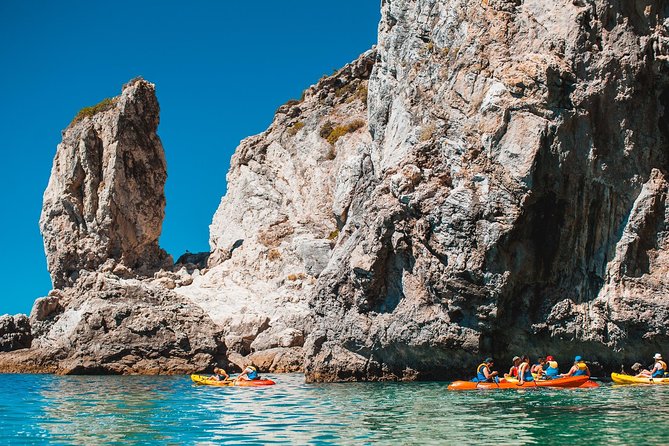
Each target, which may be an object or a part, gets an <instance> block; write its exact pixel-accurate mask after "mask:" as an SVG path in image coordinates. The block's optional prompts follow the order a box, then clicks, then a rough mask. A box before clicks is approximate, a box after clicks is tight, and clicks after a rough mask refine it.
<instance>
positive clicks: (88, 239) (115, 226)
mask: <svg viewBox="0 0 669 446" xmlns="http://www.w3.org/2000/svg"><path fill="white" fill-rule="evenodd" d="M158 112H159V108H158V101H157V100H156V96H155V87H154V86H153V84H151V83H149V82H146V81H142V80H139V79H137V80H135V81H131V82H130V83H129V84H128V85H126V86H125V88H124V89H123V93H122V94H121V95H120V96H119V97H116V98H114V99H113V100H112V101H111V103H109V105H108V107H107V109H106V110H101V111H100V112H99V113H96V114H94V115H93V116H89V117H84V118H83V119H82V120H79V121H77V120H75V121H74V122H73V123H72V124H71V125H70V126H69V127H68V128H67V129H65V131H64V132H63V142H61V143H60V145H59V146H58V150H57V152H56V157H55V159H54V162H53V169H52V171H51V178H50V180H49V185H48V186H47V189H46V191H45V192H44V205H43V207H42V216H41V218H40V228H41V230H42V235H43V237H44V246H45V251H46V256H47V262H48V266H49V272H50V273H51V278H52V281H53V285H54V287H55V288H62V287H64V286H69V285H72V284H73V283H74V282H75V281H76V279H77V277H78V276H79V274H80V271H82V270H87V271H95V270H98V269H99V268H101V267H104V269H105V270H107V271H112V270H114V269H115V268H116V269H117V272H118V270H120V269H124V270H125V269H129V270H137V271H136V272H138V273H152V272H153V271H154V270H157V269H159V268H160V267H161V266H163V265H164V264H165V263H166V262H167V263H169V262H170V261H171V260H170V259H169V258H168V256H167V254H166V253H165V252H164V251H163V250H161V249H160V247H159V246H158V237H159V236H160V231H161V227H162V223H163V218H164V216H165V195H164V191H163V189H164V185H165V180H166V178H167V171H166V164H165V154H164V152H163V147H162V144H161V142H160V138H158V135H157V134H156V130H157V129H158V122H159V113H158Z"/></svg>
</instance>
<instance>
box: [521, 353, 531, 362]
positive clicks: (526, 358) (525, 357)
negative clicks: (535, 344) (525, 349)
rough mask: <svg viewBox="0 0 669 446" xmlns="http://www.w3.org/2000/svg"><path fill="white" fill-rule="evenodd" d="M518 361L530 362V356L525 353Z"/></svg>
mask: <svg viewBox="0 0 669 446" xmlns="http://www.w3.org/2000/svg"><path fill="white" fill-rule="evenodd" d="M520 362H526V363H528V364H529V363H530V357H529V356H527V355H523V357H522V358H520Z"/></svg>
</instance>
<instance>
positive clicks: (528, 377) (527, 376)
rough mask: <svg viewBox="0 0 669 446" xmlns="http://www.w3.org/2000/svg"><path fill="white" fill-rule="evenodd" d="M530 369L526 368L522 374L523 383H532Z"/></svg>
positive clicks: (532, 378) (532, 377)
mask: <svg viewBox="0 0 669 446" xmlns="http://www.w3.org/2000/svg"><path fill="white" fill-rule="evenodd" d="M530 368H531V367H530V366H527V368H526V369H525V372H523V381H534V376H533V375H532V372H531V371H530Z"/></svg>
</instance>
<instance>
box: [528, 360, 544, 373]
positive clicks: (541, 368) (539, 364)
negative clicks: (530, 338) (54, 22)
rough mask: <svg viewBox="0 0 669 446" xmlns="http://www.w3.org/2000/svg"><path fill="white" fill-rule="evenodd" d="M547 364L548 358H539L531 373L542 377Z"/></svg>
mask: <svg viewBox="0 0 669 446" xmlns="http://www.w3.org/2000/svg"><path fill="white" fill-rule="evenodd" d="M545 364H546V358H539V359H538V360H537V363H536V364H534V365H532V368H531V369H530V372H532V374H533V375H537V377H541V375H543V374H544V365H545Z"/></svg>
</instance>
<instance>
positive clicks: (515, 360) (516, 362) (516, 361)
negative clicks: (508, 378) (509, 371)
mask: <svg viewBox="0 0 669 446" xmlns="http://www.w3.org/2000/svg"><path fill="white" fill-rule="evenodd" d="M512 362H513V365H518V364H520V358H519V357H518V356H514V357H513V360H512Z"/></svg>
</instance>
